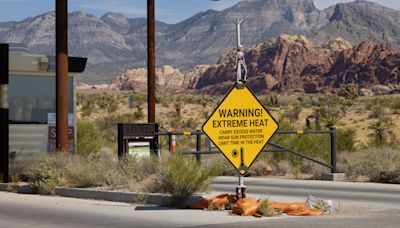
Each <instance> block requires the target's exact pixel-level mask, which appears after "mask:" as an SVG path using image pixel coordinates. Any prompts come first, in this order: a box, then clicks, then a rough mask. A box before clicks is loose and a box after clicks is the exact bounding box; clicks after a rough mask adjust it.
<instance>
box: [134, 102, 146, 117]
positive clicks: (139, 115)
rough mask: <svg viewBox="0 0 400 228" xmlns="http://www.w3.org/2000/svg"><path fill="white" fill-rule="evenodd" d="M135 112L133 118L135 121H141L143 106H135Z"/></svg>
mask: <svg viewBox="0 0 400 228" xmlns="http://www.w3.org/2000/svg"><path fill="white" fill-rule="evenodd" d="M136 109H137V110H136V111H135V112H134V113H133V116H134V117H135V119H141V118H143V116H144V113H143V105H141V104H137V105H136Z"/></svg>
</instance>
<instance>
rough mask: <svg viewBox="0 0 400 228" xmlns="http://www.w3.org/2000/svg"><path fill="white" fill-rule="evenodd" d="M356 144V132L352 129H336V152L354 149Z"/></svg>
mask: <svg viewBox="0 0 400 228" xmlns="http://www.w3.org/2000/svg"><path fill="white" fill-rule="evenodd" d="M355 144H356V132H355V130H353V129H337V130H336V148H337V151H338V152H342V151H354V150H355V149H356V148H355Z"/></svg>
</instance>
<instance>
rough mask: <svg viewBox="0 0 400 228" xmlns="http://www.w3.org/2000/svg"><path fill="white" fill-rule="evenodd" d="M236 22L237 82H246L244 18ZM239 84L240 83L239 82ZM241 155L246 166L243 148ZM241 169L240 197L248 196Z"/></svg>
mask: <svg viewBox="0 0 400 228" xmlns="http://www.w3.org/2000/svg"><path fill="white" fill-rule="evenodd" d="M233 22H234V23H235V24H236V36H237V49H236V50H237V54H236V62H235V69H236V82H240V81H242V82H244V83H245V82H246V80H247V67H246V60H245V58H244V52H243V46H242V44H241V42H240V41H241V40H240V35H241V34H240V24H241V23H242V22H243V19H239V18H236V19H235V20H233ZM242 67H243V70H244V72H245V75H244V78H243V77H242ZM238 85H239V83H238ZM238 89H239V87H238ZM240 157H241V160H242V164H241V167H243V166H244V164H243V148H240ZM240 172H241V171H240V170H238V172H237V173H238V177H239V185H238V186H236V195H237V197H238V198H246V194H245V191H246V186H245V185H244V177H243V175H242V174H241V173H240Z"/></svg>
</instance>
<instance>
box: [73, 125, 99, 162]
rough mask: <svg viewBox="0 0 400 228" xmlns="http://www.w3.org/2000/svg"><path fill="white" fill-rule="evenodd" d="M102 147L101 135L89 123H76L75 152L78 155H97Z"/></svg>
mask: <svg viewBox="0 0 400 228" xmlns="http://www.w3.org/2000/svg"><path fill="white" fill-rule="evenodd" d="M102 146H103V143H102V138H101V133H100V131H99V130H97V129H96V127H95V125H94V124H93V123H92V122H90V121H78V131H77V150H78V154H79V155H84V156H88V155H89V154H97V153H98V152H99V151H100V149H101V147H102Z"/></svg>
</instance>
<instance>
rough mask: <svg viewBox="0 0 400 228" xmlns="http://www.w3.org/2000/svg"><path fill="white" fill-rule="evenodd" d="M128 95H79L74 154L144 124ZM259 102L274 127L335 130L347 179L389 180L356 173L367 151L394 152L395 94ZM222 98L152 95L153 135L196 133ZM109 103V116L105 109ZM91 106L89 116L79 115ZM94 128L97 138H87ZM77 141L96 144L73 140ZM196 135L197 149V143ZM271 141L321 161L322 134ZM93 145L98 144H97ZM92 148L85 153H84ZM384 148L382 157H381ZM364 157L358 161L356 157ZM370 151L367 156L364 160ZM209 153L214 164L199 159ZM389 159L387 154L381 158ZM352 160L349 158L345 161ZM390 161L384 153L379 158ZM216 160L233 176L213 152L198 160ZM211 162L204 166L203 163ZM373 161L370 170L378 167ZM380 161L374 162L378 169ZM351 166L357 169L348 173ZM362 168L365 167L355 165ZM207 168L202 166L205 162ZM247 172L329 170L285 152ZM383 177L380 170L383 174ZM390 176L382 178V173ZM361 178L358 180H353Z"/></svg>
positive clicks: (184, 140)
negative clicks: (122, 126)
mask: <svg viewBox="0 0 400 228" xmlns="http://www.w3.org/2000/svg"><path fill="white" fill-rule="evenodd" d="M129 95H131V93H129V92H119V93H116V94H111V93H101V94H89V95H87V94H80V95H79V99H78V100H79V106H78V115H79V121H78V153H79V154H82V155H84V154H87V153H88V151H90V152H89V153H95V154H96V153H98V152H99V151H100V148H103V147H108V148H111V150H114V151H115V150H116V124H117V123H118V122H130V123H134V122H145V121H146V119H145V116H146V112H147V107H146V96H145V95H142V94H133V96H134V97H135V107H134V108H133V109H131V108H130V107H128V96H129ZM258 98H259V100H260V102H261V103H262V104H263V105H264V106H265V107H266V108H267V109H268V110H269V112H270V113H271V114H272V115H273V116H274V117H275V119H277V120H278V122H279V125H280V130H306V129H310V130H313V129H317V130H319V129H328V128H329V127H336V128H337V149H338V157H339V161H338V166H339V169H340V170H339V171H341V172H345V173H347V174H348V176H349V179H351V180H361V179H363V180H371V181H377V182H396V178H397V177H398V176H397V177H396V178H389V177H391V176H396V174H395V173H396V172H397V171H396V169H399V167H396V165H392V166H390V167H388V168H387V169H386V170H383V169H377V170H380V171H379V172H382V174H379V175H378V174H377V173H376V172H378V171H376V172H373V173H372V172H368V171H367V170H364V171H363V170H362V168H361V167H367V166H368V165H367V164H369V163H371V161H370V160H371V158H370V157H368V156H372V155H371V151H376V153H377V155H376V156H379V154H380V153H382V156H380V158H381V159H385V156H383V153H386V154H387V153H388V152H387V151H391V153H390V154H393V156H395V155H396V154H399V153H400V151H399V147H398V145H397V138H398V135H397V132H398V130H399V129H398V126H400V119H399V118H397V117H398V114H399V113H400V102H399V100H400V99H399V96H398V95H390V96H389V95H386V96H371V97H359V96H358V91H357V90H356V89H355V88H354V87H353V86H351V85H346V86H344V87H343V88H342V89H340V90H339V91H338V95H329V94H326V95H297V96H280V95H278V94H271V95H262V96H258ZM222 99H223V96H211V95H207V96H206V95H203V94H196V93H185V94H179V93H178V94H159V95H158V96H157V100H156V103H157V104H156V109H157V122H158V123H159V125H160V131H168V130H171V129H173V130H175V131H194V130H198V129H200V128H201V126H202V124H203V123H204V122H205V121H206V119H207V118H208V116H209V115H210V114H211V113H212V111H213V110H214V109H215V108H216V107H217V105H218V103H219V102H220V101H221V100H222ZM111 103H112V105H113V106H117V107H118V108H117V110H115V111H114V112H107V111H105V110H107V107H110V106H111ZM88 104H90V105H91V107H92V109H91V111H90V115H86V114H85V113H87V111H85V110H86V109H87V108H85V107H87V106H88ZM91 131H95V132H97V133H90V132H91ZM79 141H80V142H94V141H95V142H97V143H93V145H92V146H91V144H90V143H82V144H81V143H79ZM160 141H161V143H160V145H161V147H162V151H164V152H165V153H168V151H167V141H166V139H165V138H163V137H160ZM204 141H205V139H204V137H203V146H204ZM272 141H273V142H275V143H279V144H281V145H283V146H286V147H289V148H292V149H294V150H296V151H299V152H302V153H304V154H306V155H308V156H311V157H315V158H317V159H319V160H321V161H325V162H326V163H328V164H329V161H330V139H329V135H289V136H288V135H286V136H280V135H277V136H274V137H273V138H272ZM99 145H101V147H99ZM177 145H178V148H179V149H180V150H182V151H193V150H194V148H195V139H194V137H185V136H182V137H178V142H177ZM87 147H92V148H87ZM385 151H386V152H385ZM361 154H363V155H365V156H359V155H361ZM368 154H370V155H368ZM212 156H217V158H216V159H214V158H213V159H208V158H207V157H212ZM388 156H389V155H388ZM350 158H354V159H350ZM387 158H388V159H392V158H393V157H392V155H391V156H389V157H387ZM208 160H210V161H216V160H217V161H218V163H219V164H224V165H222V166H220V168H219V169H220V172H219V173H220V174H221V175H235V174H236V173H235V170H233V169H232V168H231V165H230V164H229V163H228V162H227V161H224V160H225V158H223V156H219V155H207V156H202V162H203V163H208ZM211 163H212V162H211ZM378 163H379V162H378V161H377V165H378ZM384 163H385V162H384V161H382V165H383V164H384ZM352 164H360V165H359V166H358V168H360V169H355V168H354V167H353V165H352ZM363 164H365V166H364V165H363ZM206 165H207V164H206ZM251 171H252V175H256V176H257V175H270V174H272V175H286V176H289V177H302V178H304V177H306V178H318V177H319V175H320V173H322V172H328V171H329V170H328V169H326V168H324V167H321V166H319V165H317V164H314V163H312V162H309V161H305V160H303V159H301V158H299V157H297V156H294V155H291V154H288V153H274V154H270V153H267V154H262V155H260V156H259V158H258V159H257V160H256V162H255V163H254V164H253V166H252V168H251ZM385 172H388V173H385ZM389 173H390V174H389ZM358 177H363V178H358Z"/></svg>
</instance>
